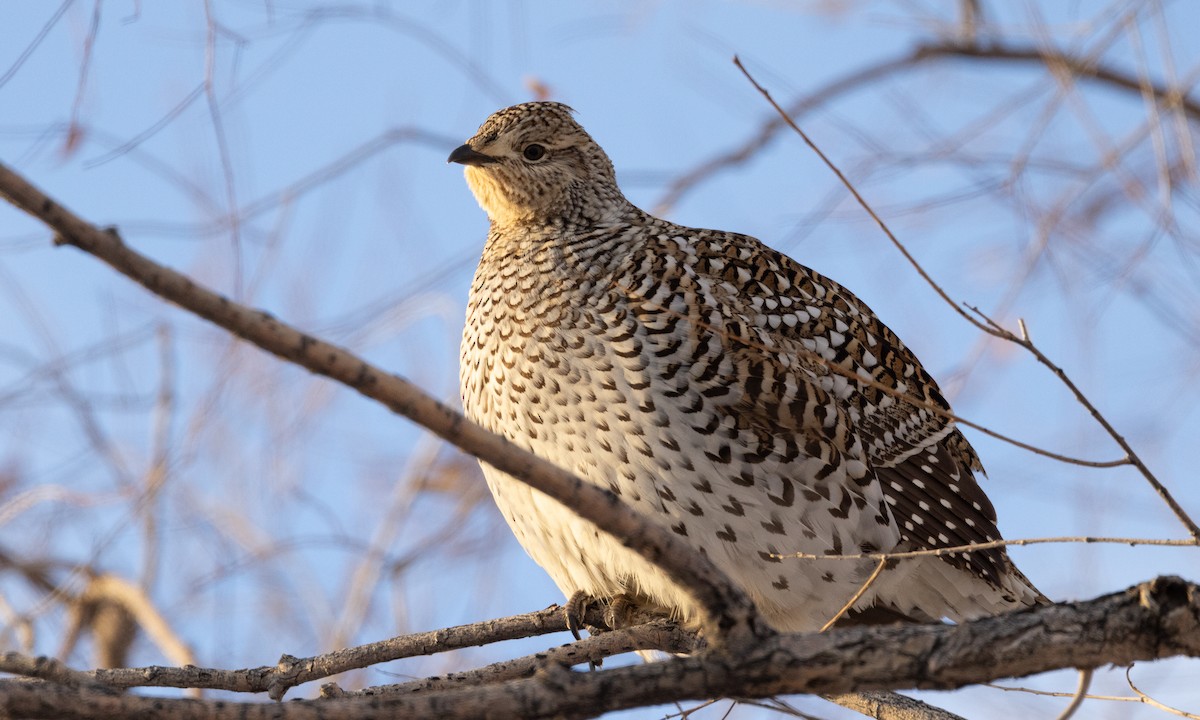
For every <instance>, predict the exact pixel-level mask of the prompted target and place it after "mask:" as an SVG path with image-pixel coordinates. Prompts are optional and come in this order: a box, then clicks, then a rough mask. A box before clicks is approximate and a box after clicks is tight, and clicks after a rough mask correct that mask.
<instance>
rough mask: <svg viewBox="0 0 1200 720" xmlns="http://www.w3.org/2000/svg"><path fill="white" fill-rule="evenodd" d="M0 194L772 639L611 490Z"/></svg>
mask: <svg viewBox="0 0 1200 720" xmlns="http://www.w3.org/2000/svg"><path fill="white" fill-rule="evenodd" d="M0 195H4V196H5V197H7V198H8V199H9V201H10V202H12V203H13V204H14V205H16V206H17V207H19V208H21V209H23V210H24V211H25V212H27V213H29V214H31V215H33V216H34V217H37V218H39V219H40V220H42V222H44V223H46V224H47V225H49V226H50V227H51V228H53V229H54V230H55V231H56V232H57V233H58V237H57V238H56V242H57V243H59V244H68V245H73V246H75V247H77V248H79V249H81V250H84V251H85V252H88V253H90V254H92V255H95V256H96V257H97V258H99V259H101V260H103V261H104V262H106V263H108V264H109V265H111V266H112V267H113V268H115V269H116V270H118V271H119V272H121V273H123V274H124V275H126V276H128V277H129V278H131V279H133V280H135V281H136V282H138V283H139V284H141V285H142V286H144V287H145V288H147V289H148V290H150V291H151V292H153V293H155V294H157V295H159V296H160V297H163V298H164V299H166V300H168V301H170V302H172V303H175V304H177V305H179V306H181V307H183V308H185V309H187V310H189V311H191V312H193V313H195V314H196V315H198V316H199V317H201V318H204V319H205V320H208V321H210V322H212V323H214V324H216V325H218V326H220V327H222V328H224V329H226V330H228V331H229V332H231V333H233V334H234V335H236V336H238V337H240V338H242V339H244V340H247V341H249V342H251V343H253V344H255V345H257V346H258V347H260V348H262V349H263V350H266V351H268V352H271V353H273V354H275V355H277V356H279V357H281V358H283V359H284V360H288V361H291V362H294V363H296V364H298V365H301V366H303V367H305V368H307V369H308V370H310V371H312V372H314V373H317V374H320V375H324V376H326V377H328V378H331V379H333V380H336V381H338V382H341V383H343V384H345V385H347V386H349V387H350V388H353V389H354V390H356V391H358V392H359V393H361V394H362V395H364V396H366V397H369V398H371V399H374V400H377V401H379V402H381V403H383V404H384V405H386V406H387V407H388V408H389V409H391V410H392V411H393V412H395V413H397V414H400V415H403V416H405V417H407V418H409V419H410V420H412V421H414V422H416V423H418V424H419V425H422V426H423V427H425V428H427V429H429V430H431V431H432V432H434V433H435V434H437V435H438V436H439V437H441V438H443V439H444V440H446V441H447V442H449V443H451V444H452V445H454V446H456V447H458V448H459V449H461V450H463V451H464V452H467V453H469V454H471V455H473V456H475V457H477V458H479V459H480V460H482V461H484V462H486V463H488V464H490V465H491V466H493V467H494V468H496V469H497V470H500V471H502V472H505V473H507V474H509V475H512V476H513V477H515V478H517V479H519V480H521V481H522V482H524V483H526V484H528V485H529V486H530V487H532V488H534V489H536V490H538V491H540V492H542V493H545V494H546V495H548V496H549V497H551V498H553V499H555V500H557V501H558V502H560V503H562V504H563V505H564V506H566V507H567V508H570V509H571V510H572V511H573V512H575V513H576V514H578V515H579V516H580V517H582V518H584V519H586V520H588V521H590V522H592V523H594V524H595V525H596V526H598V527H599V528H600V529H601V530H603V531H604V532H607V533H609V534H611V535H612V536H614V537H616V538H618V539H619V540H620V541H621V542H622V543H623V544H624V545H625V546H626V547H628V548H630V549H631V550H633V551H634V552H638V553H640V554H641V555H642V556H643V557H645V558H646V559H647V560H648V561H649V562H651V563H652V564H654V565H656V566H658V567H659V568H661V569H662V570H663V571H665V572H666V573H667V574H668V575H669V576H670V577H671V578H672V579H673V580H674V581H675V582H676V583H677V584H678V585H679V586H680V587H681V588H682V589H684V590H685V591H686V592H687V593H688V595H690V596H691V597H692V599H693V600H694V601H695V603H696V605H697V606H698V607H699V608H700V609H701V610H702V612H703V614H704V617H703V623H704V625H705V627H706V630H707V633H706V634H707V637H708V639H709V641H710V642H714V643H721V642H729V643H731V644H740V643H744V642H752V641H753V640H754V639H755V638H756V637H758V636H759V635H762V634H770V633H771V630H770V629H769V628H768V627H767V626H766V625H765V624H764V623H762V622H761V621H760V620H759V619H758V614H757V612H756V611H755V608H754V605H753V603H752V602H751V601H750V599H749V597H748V596H747V595H746V594H745V592H743V591H742V589H741V588H739V587H738V586H737V585H735V584H734V583H733V582H732V581H731V580H730V579H729V578H728V577H726V576H725V574H724V573H722V572H721V571H720V570H719V569H718V568H717V567H716V566H715V565H713V563H712V562H711V561H710V560H709V559H708V558H706V557H704V556H702V555H700V554H699V553H697V552H696V551H695V550H694V549H693V548H691V547H690V546H689V545H687V544H685V543H683V542H682V541H681V540H680V539H679V538H678V537H677V536H676V535H674V534H673V533H671V532H670V531H669V530H668V529H666V528H665V527H663V526H661V525H658V524H656V523H652V522H649V521H647V520H646V519H645V518H644V517H642V515H640V514H639V513H638V512H637V511H635V510H633V509H632V508H630V507H629V506H628V505H626V504H625V503H623V502H621V500H620V499H619V498H618V497H616V496H615V495H614V494H613V493H611V492H609V491H608V490H606V489H603V488H600V487H598V486H596V485H593V484H591V483H588V482H585V481H583V480H581V479H579V478H578V477H576V476H575V475H574V474H572V473H570V472H567V471H566V470H563V469H562V468H559V467H557V466H555V465H553V464H552V463H549V462H547V461H546V460H543V459H541V458H539V457H537V456H536V455H534V454H533V453H531V452H529V451H527V450H524V449H522V448H520V447H518V446H516V445H514V444H513V443H511V442H509V441H508V440H506V439H504V438H503V437H502V436H500V435H497V434H495V433H492V432H489V431H487V430H485V429H484V428H482V427H481V426H479V425H477V424H475V423H473V422H471V421H470V420H468V419H467V418H466V417H464V416H463V415H462V414H461V413H459V412H457V411H455V410H454V409H453V408H451V407H449V406H447V405H445V404H444V403H442V402H440V401H438V400H436V399H435V398H433V397H432V396H430V395H428V394H427V393H425V392H424V391H423V390H421V389H420V388H419V387H417V386H416V385H414V384H413V383H411V382H409V381H408V380H405V379H404V378H402V377H400V376H398V375H393V374H390V373H387V372H384V371H383V370H381V369H379V368H377V367H375V366H373V365H371V364H369V363H367V362H365V361H364V360H362V359H361V358H359V357H357V356H355V355H353V354H352V353H350V352H349V351H347V350H345V349H344V348H341V347H338V346H336V345H333V344H331V343H327V342H325V341H322V340H319V339H317V338H314V337H312V336H310V335H307V334H305V333H302V332H300V331H299V330H296V329H295V328H293V327H291V326H290V325H287V324H285V323H283V322H281V321H279V320H277V319H276V318H274V317H273V316H271V315H269V314H268V313H265V312H259V311H255V310H252V309H250V308H248V307H245V306H243V305H240V304H238V303H235V302H233V301H232V300H230V299H229V298H227V297H224V296H222V295H219V294H217V293H215V292H212V291H211V290H208V289H206V288H203V287H201V286H199V285H198V284H196V283H195V282H193V281H192V280H191V279H189V278H188V277H186V276H184V275H182V274H180V273H178V272H175V271H174V270H171V269H169V268H166V267H164V266H162V265H159V264H158V263H155V262H154V261H152V260H150V259H149V258H147V257H146V256H144V255H141V254H139V253H137V252H136V251H134V250H132V249H131V248H129V247H128V246H127V245H125V243H124V242H122V241H121V239H120V237H118V236H117V235H116V233H115V232H104V231H101V230H100V229H98V228H96V227H95V226H93V225H90V224H88V223H87V222H84V221H83V220H81V219H80V218H79V217H78V216H76V215H74V214H73V213H71V212H70V211H69V210H67V209H66V208H65V207H63V206H62V205H59V204H58V203H56V202H55V201H54V200H52V199H51V198H49V197H47V196H46V195H45V194H44V193H43V192H42V191H40V190H39V189H37V188H36V187H34V186H33V185H32V184H30V183H29V182H28V181H26V180H25V179H24V178H22V177H21V176H20V175H18V174H17V173H15V172H13V171H12V170H10V169H9V168H8V167H7V166H6V165H3V164H0Z"/></svg>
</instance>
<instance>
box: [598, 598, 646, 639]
mask: <svg viewBox="0 0 1200 720" xmlns="http://www.w3.org/2000/svg"><path fill="white" fill-rule="evenodd" d="M640 609H641V606H640V605H638V602H637V601H636V600H634V599H633V598H632V597H630V596H628V595H625V594H621V595H617V596H616V597H614V598H613V599H612V600H609V601H608V606H607V607H605V608H604V623H605V624H606V625H608V629H610V630H620V629H621V628H627V627H632V626H633V625H637V624H638V611H639V610H640Z"/></svg>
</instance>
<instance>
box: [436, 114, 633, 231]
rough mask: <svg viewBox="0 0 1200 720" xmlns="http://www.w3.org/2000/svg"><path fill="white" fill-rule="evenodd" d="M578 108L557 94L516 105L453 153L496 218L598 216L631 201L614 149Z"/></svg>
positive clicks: (581, 220)
mask: <svg viewBox="0 0 1200 720" xmlns="http://www.w3.org/2000/svg"><path fill="white" fill-rule="evenodd" d="M572 112H573V111H572V110H571V108H569V107H567V106H566V105H563V104H562V103H556V102H528V103H522V104H520V105H513V106H512V107H508V108H505V109H503V110H499V111H497V112H495V113H493V114H492V116H491V117H489V118H488V119H487V120H485V121H484V123H483V125H480V126H479V131H478V132H476V133H475V135H474V137H472V138H471V139H470V140H467V142H466V143H465V144H464V145H461V146H459V147H458V148H456V149H455V150H454V152H452V153H450V157H449V158H448V159H447V162H454V163H459V164H462V165H465V166H466V170H465V173H466V177H467V185H469V186H470V188H471V192H472V193H474V194H475V199H476V200H477V201H478V202H479V205H480V206H481V207H482V208H483V209H484V211H485V212H487V214H488V217H489V218H490V219H491V221H492V223H493V224H496V225H501V226H506V225H522V224H536V225H551V224H560V223H563V224H594V223H596V222H600V221H603V220H604V219H605V218H607V217H610V216H612V215H613V214H615V213H617V212H619V211H621V210H622V209H624V208H626V207H628V202H627V201H626V200H625V197H624V196H623V195H622V194H621V191H620V189H618V188H617V179H616V174H615V173H614V172H613V166H612V162H611V161H610V160H609V159H608V155H606V154H605V153H604V150H602V149H600V146H599V145H597V144H596V142H595V141H594V140H592V138H591V136H590V135H588V134H587V132H586V131H585V130H584V129H583V128H582V127H580V126H579V123H577V122H575V118H573V117H572V116H571V114H572Z"/></svg>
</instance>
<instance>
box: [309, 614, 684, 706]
mask: <svg viewBox="0 0 1200 720" xmlns="http://www.w3.org/2000/svg"><path fill="white" fill-rule="evenodd" d="M696 641H697V638H696V635H695V634H694V633H691V632H688V631H686V630H683V629H682V628H680V626H679V625H678V624H677V623H674V622H671V621H668V620H655V621H652V622H649V623H646V624H644V625H637V626H634V627H630V628H622V629H620V630H612V631H610V632H605V633H602V634H600V635H593V636H592V637H587V638H584V639H582V640H578V641H576V642H572V643H568V644H566V645H561V646H559V647H556V648H550V649H549V650H543V651H542V652H538V653H534V654H532V655H526V656H524V657H519V658H514V659H512V660H502V661H500V662H496V663H492V664H490V665H485V666H483V667H481V668H476V669H474V670H467V671H464V672H455V673H449V674H447V675H441V676H436V677H431V678H424V679H422V680H414V681H412V682H407V683H400V684H397V685H380V686H376V687H370V688H366V689H365V690H358V691H352V692H346V691H342V690H341V689H340V688H338V687H337V686H336V684H334V683H330V684H328V685H324V686H322V687H321V696H322V697H354V696H378V695H411V694H413V693H418V692H430V691H434V690H451V689H455V688H465V687H471V686H480V685H486V684H491V683H499V682H505V681H508V680H519V679H523V678H529V677H533V676H534V674H536V673H537V671H538V670H540V669H541V668H544V667H546V666H547V665H558V666H561V667H574V666H576V665H584V664H587V663H599V661H601V660H604V659H605V658H610V657H613V656H614V655H622V654H624V653H630V652H634V651H636V650H660V651H662V652H669V653H688V652H694V651H695V649H696Z"/></svg>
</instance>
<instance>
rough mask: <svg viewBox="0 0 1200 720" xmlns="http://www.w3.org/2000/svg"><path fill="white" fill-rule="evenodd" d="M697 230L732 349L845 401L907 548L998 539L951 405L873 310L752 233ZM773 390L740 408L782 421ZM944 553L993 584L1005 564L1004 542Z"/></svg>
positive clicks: (704, 272)
mask: <svg viewBox="0 0 1200 720" xmlns="http://www.w3.org/2000/svg"><path fill="white" fill-rule="evenodd" d="M694 232H695V233H703V236H704V237H706V238H708V240H707V242H704V243H700V244H698V246H697V249H696V250H695V253H696V254H695V258H694V263H695V265H694V269H695V272H697V273H698V274H699V275H701V276H704V277H707V278H709V280H710V284H711V286H712V288H713V292H714V294H715V295H716V296H717V297H718V300H719V302H720V303H721V304H722V305H723V306H725V307H727V308H731V309H730V310H727V311H726V314H727V315H728V318H727V319H726V322H725V326H724V328H723V331H724V332H725V333H726V334H727V335H729V336H732V337H735V338H740V339H739V340H738V341H734V342H731V347H732V348H733V350H734V351H735V352H741V353H743V354H745V355H747V356H749V357H752V358H753V359H754V361H755V363H757V364H758V365H760V366H761V367H762V370H761V371H760V372H761V373H762V374H763V375H764V377H768V378H785V377H786V378H791V379H792V382H793V383H794V384H799V383H803V382H804V381H805V380H806V379H807V380H808V381H809V382H810V383H812V384H815V385H817V386H819V387H821V388H822V389H823V390H825V391H826V392H827V393H829V394H830V395H831V396H833V397H834V398H837V399H838V400H840V401H841V402H840V403H836V402H835V403H832V405H833V406H834V407H837V408H839V409H840V408H841V406H842V405H844V407H845V409H846V412H848V414H849V415H850V423H849V426H850V428H849V430H848V431H847V432H849V433H852V434H853V435H854V436H855V438H851V440H853V439H858V440H861V443H862V445H863V447H864V448H865V458H866V460H867V461H868V463H869V464H870V466H871V469H873V471H874V475H875V477H876V478H877V479H878V481H879V483H880V484H881V487H882V490H883V494H884V496H885V497H886V499H887V502H888V504H889V505H890V506H891V510H892V514H893V515H894V517H895V520H896V522H897V524H898V525H899V530H900V533H901V536H902V539H903V540H904V541H905V542H906V544H907V546H908V547H909V548H911V549H932V548H940V547H952V546H956V545H966V544H971V543H983V542H989V541H992V540H997V539H999V538H1000V533H999V531H998V530H997V528H996V514H995V510H994V508H993V507H992V504H991V503H990V502H989V501H988V498H987V496H986V495H985V494H984V492H983V490H982V488H980V487H979V484H978V482H977V480H976V478H975V475H974V472H973V471H974V470H979V471H982V466H981V464H980V462H979V458H978V456H977V455H976V453H975V451H974V449H973V448H971V446H970V444H969V443H968V442H967V440H966V438H965V437H963V436H962V434H961V433H960V432H959V430H958V429H957V428H956V427H955V425H954V422H953V421H952V420H951V419H949V418H948V417H947V416H946V415H945V414H944V413H945V412H948V411H949V404H948V403H947V402H946V400H945V398H944V397H943V396H942V394H941V392H940V390H939V389H938V386H937V383H936V382H935V381H934V380H933V378H932V377H930V375H929V374H928V373H927V372H926V371H925V369H924V368H923V367H922V366H921V363H920V361H918V360H917V358H916V357H915V356H914V355H913V354H912V352H911V351H909V349H908V348H907V347H905V345H904V343H902V342H901V341H900V339H899V338H898V337H896V335H895V334H894V333H893V332H892V331H891V330H890V329H889V328H888V327H887V326H886V325H884V324H883V322H881V321H880V320H879V318H878V317H877V316H876V315H875V313H874V312H872V311H871V309H870V308H869V307H868V306H867V305H866V304H865V303H864V302H862V301H861V300H860V299H858V298H857V297H855V295H854V294H853V293H851V292H850V291H849V290H847V289H846V288H844V287H842V286H841V285H839V284H838V283H836V282H834V281H833V280H830V279H829V278H826V277H824V276H822V275H820V274H819V273H817V272H815V271H813V270H811V269H809V268H807V267H804V266H803V265H801V264H799V263H797V262H795V261H794V260H792V259H791V258H788V257H787V256H785V255H783V254H781V253H778V252H776V251H774V250H772V249H770V248H768V247H766V246H765V245H763V244H762V243H760V242H759V241H757V240H755V239H754V238H751V237H748V236H744V235H737V234H733V233H718V232H711V231H694ZM848 376H849V377H848ZM855 378H861V379H862V380H864V381H870V382H858V381H857V380H856V379H855ZM776 383H777V384H778V380H776ZM785 384H786V383H785ZM771 397H772V395H771V393H770V392H766V393H762V394H760V396H759V400H757V401H755V400H754V399H753V398H750V399H749V400H750V401H751V406H750V407H745V408H742V410H743V411H745V412H749V413H750V414H751V415H754V414H757V415H758V416H759V417H761V418H762V419H763V420H764V421H768V422H774V423H777V424H779V425H781V426H783V427H788V426H789V422H788V418H787V417H786V415H781V414H780V413H779V412H777V411H776V410H775V409H774V408H773V406H772V404H771V403H770V398H771ZM764 398H765V399H766V400H767V402H763V399H764ZM825 405H826V406H828V405H829V403H825ZM939 411H940V412H939ZM797 419H803V418H797ZM841 425H842V423H841V422H840V421H838V422H836V423H833V426H834V427H841ZM834 439H835V440H837V438H834ZM839 442H840V441H839ZM945 559H946V560H947V561H949V562H951V563H952V564H954V565H956V566H958V567H961V568H963V569H967V570H970V571H971V572H974V573H976V574H979V575H982V576H983V577H984V578H987V579H989V580H991V581H993V582H999V580H1000V578H1001V577H1002V576H1004V575H1007V574H1009V573H1010V569H1011V567H1012V566H1011V563H1010V562H1009V560H1008V558H1007V555H1006V553H1004V551H1003V550H1002V549H991V550H985V551H976V552H971V553H966V554H959V555H955V556H946V557H945Z"/></svg>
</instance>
